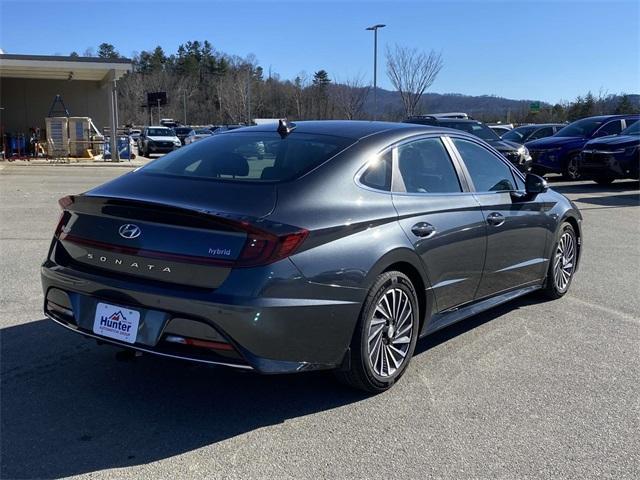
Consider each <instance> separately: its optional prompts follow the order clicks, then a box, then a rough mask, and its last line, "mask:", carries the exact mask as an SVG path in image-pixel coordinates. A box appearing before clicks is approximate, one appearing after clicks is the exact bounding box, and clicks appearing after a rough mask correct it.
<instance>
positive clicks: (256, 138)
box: [140, 132, 355, 182]
mask: <svg viewBox="0 0 640 480" xmlns="http://www.w3.org/2000/svg"><path fill="white" fill-rule="evenodd" d="M353 143H355V140H353V139H350V138H343V137H336V136H332V135H311V134H305V133H296V132H293V133H291V134H290V135H288V136H286V137H285V138H281V137H280V135H278V134H277V133H275V132H237V133H223V134H220V135H212V136H211V138H210V139H209V140H207V141H206V142H196V143H193V144H192V145H190V146H189V148H181V149H179V150H175V151H173V152H172V153H169V154H168V155H165V156H164V157H162V158H159V159H158V160H155V161H153V162H151V163H149V164H148V165H147V166H146V167H143V168H142V169H141V170H140V171H141V172H143V173H155V174H164V175H174V176H183V177H200V178H210V179H220V180H235V181H251V182H260V181H271V182H277V181H284V180H290V179H294V178H298V177H300V176H302V175H304V174H305V173H307V172H309V171H310V170H312V169H314V168H315V167H317V166H319V165H320V164H322V163H324V162H325V161H327V160H329V159H330V158H331V157H333V156H335V155H337V154H338V153H339V152H341V151H342V150H344V149H345V148H347V147H348V146H349V145H351V144H353Z"/></svg>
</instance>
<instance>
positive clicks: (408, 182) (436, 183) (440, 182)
mask: <svg viewBox="0 0 640 480" xmlns="http://www.w3.org/2000/svg"><path fill="white" fill-rule="evenodd" d="M398 169H399V170H400V175H401V177H402V181H403V182H404V186H405V189H406V191H407V193H455V192H461V191H462V189H461V188H460V182H459V180H458V175H457V174H456V171H455V168H454V167H453V163H451V158H449V154H448V153H447V151H446V150H445V148H444V145H443V144H442V141H441V140H440V139H439V138H427V139H424V140H416V141H415V142H411V143H407V144H404V145H401V146H399V147H398Z"/></svg>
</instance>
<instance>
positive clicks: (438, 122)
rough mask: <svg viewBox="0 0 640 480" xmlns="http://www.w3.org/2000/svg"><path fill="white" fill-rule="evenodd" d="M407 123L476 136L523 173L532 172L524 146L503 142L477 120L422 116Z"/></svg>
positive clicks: (409, 119) (529, 157)
mask: <svg viewBox="0 0 640 480" xmlns="http://www.w3.org/2000/svg"><path fill="white" fill-rule="evenodd" d="M405 123H415V124H418V125H432V126H440V127H446V128H453V129H456V130H462V131H463V132H467V133H470V134H472V135H475V136H476V137H478V138H481V139H482V140H484V141H485V142H487V143H488V144H489V145H491V146H492V147H493V148H495V149H496V150H498V151H499V152H500V153H501V154H502V155H504V156H505V157H506V158H507V160H509V161H510V162H511V163H513V164H514V165H515V166H516V168H518V170H520V171H521V172H528V171H530V170H531V156H530V155H529V151H528V150H527V148H526V147H525V146H524V145H522V144H520V143H516V142H511V141H509V140H502V139H501V138H500V137H499V136H498V135H497V134H496V133H495V132H494V131H493V130H491V129H490V128H489V127H488V126H486V125H485V124H484V123H482V122H479V121H477V120H465V119H450V118H441V117H434V116H432V115H421V116H417V117H410V118H408V119H407V120H405Z"/></svg>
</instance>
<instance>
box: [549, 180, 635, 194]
mask: <svg viewBox="0 0 640 480" xmlns="http://www.w3.org/2000/svg"><path fill="white" fill-rule="evenodd" d="M549 186H550V187H551V188H553V189H554V190H555V191H556V192H559V193H562V194H564V195H566V194H581V193H586V194H594V193H596V194H597V193H605V194H606V193H622V192H625V193H631V192H634V191H635V192H638V190H640V182H638V181H637V180H617V181H615V182H613V183H611V184H609V185H598V184H597V183H595V182H592V181H583V182H573V183H570V182H563V184H562V185H558V184H554V183H552V182H550V183H549Z"/></svg>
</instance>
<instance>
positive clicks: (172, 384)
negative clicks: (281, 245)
mask: <svg viewBox="0 0 640 480" xmlns="http://www.w3.org/2000/svg"><path fill="white" fill-rule="evenodd" d="M540 301H541V300H540V299H539V298H538V297H537V296H528V297H525V298H523V299H519V300H516V301H514V302H511V303H509V304H507V305H505V306H500V307H497V308H495V309H493V310H491V311H489V312H485V313H483V314H480V315H478V316H475V317H473V318H471V319H468V320H466V321H464V322H460V323H458V324H456V325H453V326H450V327H447V328H445V329H443V330H441V331H439V332H437V333H435V334H433V335H430V336H429V337H427V338H424V339H422V340H420V341H419V343H418V345H417V348H416V354H420V353H423V352H425V351H427V350H429V349H430V348H433V347H435V346H437V345H439V344H441V343H444V342H447V341H448V340H450V339H451V338H454V337H456V336H458V335H461V334H462V333H464V332H467V331H469V330H472V329H474V328H476V327H477V326H479V325H481V324H483V323H486V322H488V321H490V320H492V319H494V318H496V317H498V316H500V315H502V314H504V313H506V312H508V311H510V310H513V309H514V308H518V307H519V306H522V305H526V304H528V303H539V302H540ZM0 335H1V336H0V340H1V349H0V360H1V365H2V385H1V387H2V388H1V389H0V420H1V430H0V431H1V435H0V440H1V445H0V446H1V452H0V458H1V461H0V478H61V477H67V476H71V475H78V474H83V473H91V472H96V471H100V470H104V469H111V468H122V467H128V466H134V465H144V464H147V463H150V462H154V461H157V460H162V459H165V458H169V457H172V456H175V455H179V454H182V453H185V452H189V451H191V450H195V449H198V448H200V447H203V446H206V445H210V444H213V443H216V442H219V441H222V440H225V439H228V438H232V437H234V436H236V435H240V434H243V433H245V432H249V431H252V430H255V429H258V428H260V427H265V426H269V425H275V424H279V423H283V422H284V421H286V420H287V419H291V418H296V417H301V416H305V415H309V414H313V413H316V412H320V411H325V410H330V409H333V408H338V407H341V406H344V405H348V404H351V403H354V402H358V401H361V400H365V399H366V398H367V395H365V394H363V393H360V392H358V391H355V390H352V389H350V388H347V387H345V386H342V385H340V384H338V383H337V382H336V381H335V380H334V379H333V377H332V375H331V374H330V373H328V372H312V373H304V374H298V375H276V376H261V375H256V374H253V373H243V372H240V371H235V370H227V369H222V368H215V367H209V366H203V365H197V364H192V363H189V362H182V361H177V360H165V359H163V358H160V357H155V356H143V357H141V358H137V359H136V360H133V361H118V360H116V353H117V352H118V351H119V350H118V349H116V348H112V347H110V346H97V345H96V344H95V342H94V341H92V340H87V339H83V338H82V337H80V336H77V335H72V334H70V333H69V332H67V331H65V330H63V329H62V328H60V327H58V326H56V325H54V324H53V323H52V322H50V321H49V320H37V321H33V322H29V323H26V324H21V325H17V326H13V327H8V328H4V329H2V330H0ZM211 473H212V474H214V472H211Z"/></svg>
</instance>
